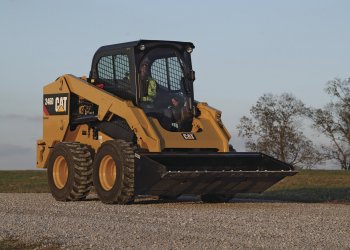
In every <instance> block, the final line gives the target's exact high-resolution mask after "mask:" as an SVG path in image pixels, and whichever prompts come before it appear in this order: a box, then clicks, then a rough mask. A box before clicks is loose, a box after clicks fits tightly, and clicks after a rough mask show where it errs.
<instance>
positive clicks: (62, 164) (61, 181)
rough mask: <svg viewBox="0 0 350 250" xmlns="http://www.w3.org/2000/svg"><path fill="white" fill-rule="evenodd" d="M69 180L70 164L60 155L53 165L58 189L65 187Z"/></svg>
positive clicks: (54, 178) (54, 179)
mask: <svg viewBox="0 0 350 250" xmlns="http://www.w3.org/2000/svg"><path fill="white" fill-rule="evenodd" d="M67 180H68V165H67V162H66V159H64V157H63V156H61V155H60V156H58V157H57V158H56V160H55V163H54V165H53V181H54V183H55V186H56V187H57V188H58V189H62V188H64V186H65V185H66V183H67Z"/></svg>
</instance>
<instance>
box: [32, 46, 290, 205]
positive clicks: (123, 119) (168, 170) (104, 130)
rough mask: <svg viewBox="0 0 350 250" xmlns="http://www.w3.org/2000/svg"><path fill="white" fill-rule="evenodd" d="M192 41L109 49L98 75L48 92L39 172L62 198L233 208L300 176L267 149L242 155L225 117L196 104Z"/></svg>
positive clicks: (94, 69)
mask: <svg viewBox="0 0 350 250" xmlns="http://www.w3.org/2000/svg"><path fill="white" fill-rule="evenodd" d="M193 49H194V45H193V44H192V43H190V42H175V41H156V40H140V41H135V42H128V43H122V44H115V45H109V46H103V47H101V48H99V49H98V50H97V51H96V53H95V55H94V57H93V60H92V66H91V71H90V75H89V77H80V78H79V77H75V76H73V75H63V76H61V77H59V78H57V79H56V81H54V82H52V83H50V84H48V85H46V86H45V87H44V96H43V139H40V140H38V141H37V167H38V168H47V173H48V183H49V186H50V189H51V192H52V195H53V196H54V198H55V199H56V200H59V201H71V200H73V201H74V200H82V199H84V198H86V196H87V195H88V193H89V191H90V189H91V187H92V185H93V186H94V187H95V190H96V192H97V195H98V197H99V199H100V200H101V201H102V202H104V203H119V204H126V203H130V202H132V201H133V200H134V199H135V197H136V196H137V195H155V196H160V197H164V198H176V197H178V196H180V195H183V194H187V195H200V197H201V199H202V200H203V201H204V202H226V201H228V200H229V199H231V198H232V197H233V196H234V195H235V194H237V193H245V192H249V193H260V192H263V191H265V190H266V189H267V188H269V187H270V186H272V185H273V184H275V183H276V182H278V181H279V180H281V179H282V178H284V177H286V176H292V175H294V174H295V173H296V172H295V171H294V169H293V167H292V166H291V165H289V164H286V163H284V162H281V161H279V160H277V159H274V158H272V157H269V156H267V155H264V154H262V153H250V152H235V151H234V150H233V148H232V146H230V145H229V139H230V135H229V133H228V131H227V130H226V128H225V126H224V125H223V123H222V121H221V112H220V111H219V110H217V109H214V108H212V107H210V106H209V105H208V104H207V103H203V102H198V101H196V100H194V91H193V82H194V80H195V72H194V71H193V70H192V65H191V52H192V51H193Z"/></svg>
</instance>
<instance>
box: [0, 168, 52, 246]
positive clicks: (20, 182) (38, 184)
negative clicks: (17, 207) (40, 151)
mask: <svg viewBox="0 0 350 250" xmlns="http://www.w3.org/2000/svg"><path fill="white" fill-rule="evenodd" d="M48 192H49V186H48V184H47V176H46V171H42V170H26V171H0V193H48ZM0 249H1V248H0Z"/></svg>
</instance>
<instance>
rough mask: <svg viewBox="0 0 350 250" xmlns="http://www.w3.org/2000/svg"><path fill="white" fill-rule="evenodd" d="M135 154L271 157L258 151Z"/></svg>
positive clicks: (152, 154) (142, 154)
mask: <svg viewBox="0 0 350 250" xmlns="http://www.w3.org/2000/svg"><path fill="white" fill-rule="evenodd" d="M137 154H138V155H141V156H158V155H159V156H202V157H207V156H208V157H210V156H261V157H269V158H273V157H271V156H269V155H266V154H264V153H260V152H137ZM273 159H275V158H273ZM276 160H277V159H276Z"/></svg>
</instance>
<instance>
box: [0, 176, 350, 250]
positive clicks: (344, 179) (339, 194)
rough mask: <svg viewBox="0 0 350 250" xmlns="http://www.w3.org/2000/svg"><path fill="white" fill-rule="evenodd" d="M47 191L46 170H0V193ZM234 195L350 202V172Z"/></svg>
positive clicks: (302, 178)
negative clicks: (255, 192)
mask: <svg viewBox="0 0 350 250" xmlns="http://www.w3.org/2000/svg"><path fill="white" fill-rule="evenodd" d="M48 192H49V187H48V185H47V177H46V171H45V170H44V171H41V170H28V171H0V193H48ZM237 198H253V199H268V200H281V201H297V202H346V203H350V171H333V170H303V171H300V172H299V173H298V174H297V175H295V176H291V177H287V178H284V179H283V180H281V181H280V182H279V183H277V184H276V185H274V186H272V187H271V188H269V189H268V190H267V191H265V192H264V193H262V194H238V195H237ZM0 249H1V247H0Z"/></svg>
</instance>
